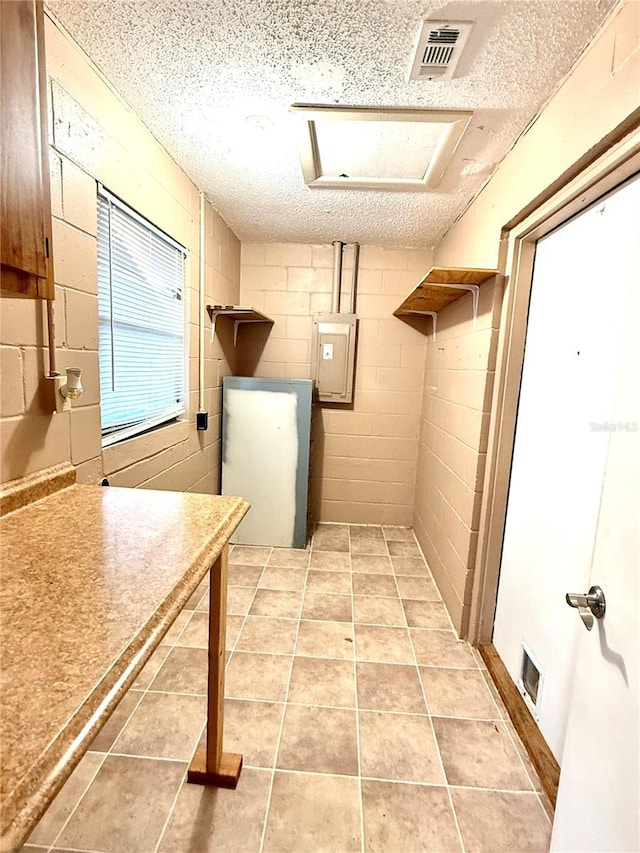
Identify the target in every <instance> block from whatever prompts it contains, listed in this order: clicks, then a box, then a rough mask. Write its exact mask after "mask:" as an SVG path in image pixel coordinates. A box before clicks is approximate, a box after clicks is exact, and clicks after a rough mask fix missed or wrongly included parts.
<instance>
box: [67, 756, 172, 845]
mask: <svg viewBox="0 0 640 853" xmlns="http://www.w3.org/2000/svg"><path fill="white" fill-rule="evenodd" d="M186 769H187V765H186V763H185V762H180V761H154V760H153V759H149V758H131V757H129V756H120V755H107V757H106V758H105V760H104V763H103V764H102V767H101V768H100V770H99V771H98V774H97V776H96V777H95V779H94V781H93V783H92V784H91V785H90V786H89V789H88V791H87V793H86V794H85V795H84V797H83V798H82V800H81V802H80V805H79V806H78V808H77V809H76V811H75V812H74V814H73V815H72V817H71V818H70V820H69V823H68V824H67V825H66V827H65V829H64V831H63V832H62V835H61V836H60V839H59V842H58V843H59V846H61V847H65V846H68V847H72V848H80V849H87V848H88V849H89V850H104V851H108V853H111V851H113V853H140V851H143V850H153V849H154V847H155V845H156V843H157V841H158V839H159V837H160V833H161V832H162V829H163V827H164V823H165V820H166V818H167V815H168V813H169V809H170V808H171V804H172V803H173V800H174V797H175V796H176V794H177V792H178V789H179V787H180V783H181V781H182V779H183V777H184V774H185V772H186Z"/></svg>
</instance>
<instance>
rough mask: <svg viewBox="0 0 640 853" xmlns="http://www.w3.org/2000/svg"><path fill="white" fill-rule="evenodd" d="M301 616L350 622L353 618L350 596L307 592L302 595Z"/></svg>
mask: <svg viewBox="0 0 640 853" xmlns="http://www.w3.org/2000/svg"><path fill="white" fill-rule="evenodd" d="M302 618H303V619H322V620H323V621H324V622H351V621H352V619H353V613H352V608H351V596H350V595H331V594H328V593H322V592H307V593H306V594H305V597H304V606H303V608H302Z"/></svg>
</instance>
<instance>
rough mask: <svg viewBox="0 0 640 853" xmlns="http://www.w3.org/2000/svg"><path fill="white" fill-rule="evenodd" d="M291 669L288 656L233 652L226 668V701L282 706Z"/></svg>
mask: <svg viewBox="0 0 640 853" xmlns="http://www.w3.org/2000/svg"><path fill="white" fill-rule="evenodd" d="M290 669H291V658H290V657H289V656H288V655H263V654H255V653H253V652H234V653H233V657H232V658H231V663H230V664H229V666H228V667H227V673H226V678H225V697H227V698H229V699H265V700H268V701H272V702H284V700H285V698H286V695H287V685H288V683H289V672H290Z"/></svg>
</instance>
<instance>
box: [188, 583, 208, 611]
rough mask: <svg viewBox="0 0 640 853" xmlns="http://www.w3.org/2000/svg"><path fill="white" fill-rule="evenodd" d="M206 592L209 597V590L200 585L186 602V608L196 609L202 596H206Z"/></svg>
mask: <svg viewBox="0 0 640 853" xmlns="http://www.w3.org/2000/svg"><path fill="white" fill-rule="evenodd" d="M205 594H206V595H207V597H208V591H205V590H203V589H200V587H198V588H197V589H196V591H195V592H194V593H193V594H192V595H191V597H190V598H189V600H188V601H187V603H186V604H185V606H184V610H195V609H196V607H197V606H198V604H200V601H201V600H202V598H204V596H205Z"/></svg>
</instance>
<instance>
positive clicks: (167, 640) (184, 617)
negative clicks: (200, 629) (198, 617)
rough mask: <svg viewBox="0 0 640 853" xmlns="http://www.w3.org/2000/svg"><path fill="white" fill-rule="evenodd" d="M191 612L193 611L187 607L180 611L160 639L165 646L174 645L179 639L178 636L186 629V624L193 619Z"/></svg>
mask: <svg viewBox="0 0 640 853" xmlns="http://www.w3.org/2000/svg"><path fill="white" fill-rule="evenodd" d="M191 614H192V611H191V610H186V609H185V610H181V611H180V613H178V615H177V616H176V620H175V622H174V623H173V625H172V626H171V627H170V628H169V630H168V631H167V633H166V634H165V635H164V637H163V638H162V640H161V641H160V642H161V644H162V645H163V646H172V645H173V644H174V643H175V642H176V641H177V639H178V637H179V636H180V634H181V633H182V631H183V630H184V627H185V625H186V624H187V622H189V620H190V619H191Z"/></svg>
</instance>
